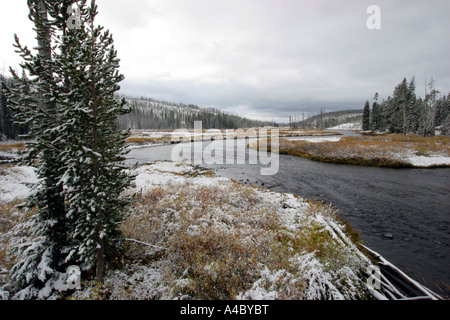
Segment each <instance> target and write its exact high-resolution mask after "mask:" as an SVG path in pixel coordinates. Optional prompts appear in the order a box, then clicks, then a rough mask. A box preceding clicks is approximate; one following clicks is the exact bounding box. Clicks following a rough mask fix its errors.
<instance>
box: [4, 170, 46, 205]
mask: <svg viewBox="0 0 450 320" xmlns="http://www.w3.org/2000/svg"><path fill="white" fill-rule="evenodd" d="M37 182H38V179H37V177H36V173H35V171H34V168H32V167H9V168H4V169H0V201H1V202H5V203H7V202H13V201H17V200H23V199H25V198H27V197H28V196H29V194H30V193H31V187H32V186H33V185H34V184H35V183H37Z"/></svg>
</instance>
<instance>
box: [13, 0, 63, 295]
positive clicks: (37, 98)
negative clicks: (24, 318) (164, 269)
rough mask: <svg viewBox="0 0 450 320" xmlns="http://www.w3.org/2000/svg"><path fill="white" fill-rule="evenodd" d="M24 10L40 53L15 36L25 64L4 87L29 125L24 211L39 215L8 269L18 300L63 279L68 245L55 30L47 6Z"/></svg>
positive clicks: (34, 4)
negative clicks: (29, 179) (28, 188)
mask: <svg viewBox="0 0 450 320" xmlns="http://www.w3.org/2000/svg"><path fill="white" fill-rule="evenodd" d="M28 6H29V9H30V14H29V18H30V20H31V21H33V23H34V25H35V30H36V34H37V37H36V39H37V42H38V47H37V51H38V52H37V54H35V55H34V54H33V52H32V51H31V50H30V49H28V47H26V46H22V45H21V44H20V42H19V38H18V37H17V36H15V40H16V43H15V47H16V49H17V50H16V51H17V52H18V53H19V54H20V55H21V56H22V58H23V60H24V61H23V63H22V64H21V67H22V69H23V74H22V76H21V77H19V76H18V75H17V74H16V73H15V72H14V70H11V73H12V76H13V78H14V79H15V83H16V85H15V86H11V87H10V88H6V90H7V92H8V95H9V98H10V99H9V100H10V103H11V107H12V109H13V111H14V113H15V118H16V121H18V122H19V123H22V124H23V123H25V124H29V125H30V134H31V135H32V136H33V137H35V142H34V143H32V145H31V148H30V149H29V152H28V154H27V155H26V157H24V161H23V162H24V163H25V164H28V165H31V166H34V167H35V168H36V173H37V176H38V178H39V181H40V182H39V184H38V185H36V186H35V190H34V193H33V194H32V195H31V196H30V198H29V199H28V207H30V208H31V207H36V208H37V210H38V212H37V214H36V215H34V216H33V217H32V219H31V221H30V223H29V229H30V232H31V235H32V237H33V238H32V241H29V242H24V243H22V244H21V245H20V246H19V247H18V253H17V255H18V257H20V259H19V261H18V263H17V264H16V265H15V266H14V268H13V269H12V275H13V279H14V280H15V281H16V282H17V284H18V286H19V287H20V288H22V290H21V291H20V292H19V293H18V295H17V297H18V298H23V299H26V298H31V297H45V296H46V295H47V293H48V292H49V290H47V289H48V288H49V287H52V286H53V284H54V282H55V281H58V279H59V278H60V276H61V275H62V273H61V271H62V270H63V267H64V256H63V253H62V252H63V248H64V247H65V245H66V244H67V237H66V231H67V230H66V212H65V204H64V197H63V195H62V191H63V186H62V184H61V183H60V182H59V181H60V179H61V177H62V175H63V172H64V164H63V163H62V161H61V158H60V153H61V151H62V150H63V148H64V145H65V141H64V137H63V136H62V135H61V134H60V131H59V128H60V127H59V125H60V124H61V113H60V110H59V108H58V106H57V104H56V103H55V102H54V99H53V96H54V94H55V89H56V90H58V85H57V83H56V82H55V81H54V78H53V75H54V72H55V68H54V61H53V58H54V57H53V56H52V44H51V41H52V40H51V39H52V37H54V35H55V29H54V27H53V26H52V24H51V22H50V20H49V15H48V5H47V3H46V2H44V1H33V0H29V1H28Z"/></svg>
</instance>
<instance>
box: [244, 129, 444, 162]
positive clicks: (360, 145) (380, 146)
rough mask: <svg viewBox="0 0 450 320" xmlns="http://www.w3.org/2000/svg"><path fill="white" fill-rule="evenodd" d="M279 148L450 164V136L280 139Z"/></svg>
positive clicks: (355, 158) (315, 156)
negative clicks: (314, 140)
mask: <svg viewBox="0 0 450 320" xmlns="http://www.w3.org/2000/svg"><path fill="white" fill-rule="evenodd" d="M264 144H265V143H264V142H263V143H261V145H264ZM250 147H253V148H257V147H258V145H257V144H254V145H251V146H250ZM269 149H270V144H269ZM279 150H280V151H279V152H280V153H281V154H290V155H295V156H300V157H304V158H307V159H311V160H316V161H322V162H331V163H343V164H353V165H365V166H377V167H392V168H413V167H450V137H446V136H441V137H422V136H418V135H398V134H389V135H379V136H370V135H364V136H349V137H342V138H341V139H340V140H339V141H325V142H320V143H317V142H310V141H303V140H295V141H292V140H286V139H280V147H279Z"/></svg>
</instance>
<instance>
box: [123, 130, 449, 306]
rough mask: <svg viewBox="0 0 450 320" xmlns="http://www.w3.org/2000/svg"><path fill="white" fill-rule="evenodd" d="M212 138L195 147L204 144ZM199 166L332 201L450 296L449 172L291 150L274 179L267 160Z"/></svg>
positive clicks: (372, 243)
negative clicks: (317, 157)
mask: <svg viewBox="0 0 450 320" xmlns="http://www.w3.org/2000/svg"><path fill="white" fill-rule="evenodd" d="M345 134H349V133H347V132H345ZM210 143H211V142H204V143H203V144H202V143H201V142H196V143H195V144H197V146H198V144H202V147H203V148H205V147H206V146H207V145H209V144H210ZM213 143H216V144H217V143H220V144H222V142H217V141H215V142H213ZM192 145H193V144H192ZM223 146H224V147H225V142H223ZM173 147H174V146H173V145H168V146H160V147H151V148H142V149H134V150H132V151H131V152H130V153H129V155H128V157H129V159H128V163H130V164H131V163H136V162H137V163H149V162H153V161H156V160H171V154H172V149H173ZM193 149H194V147H192V150H193ZM236 155H237V152H236ZM245 157H247V159H248V150H247V153H246V155H245ZM235 163H236V162H235ZM258 163H259V162H258ZM203 166H204V167H209V168H212V169H214V170H215V171H216V174H217V175H221V176H225V177H228V178H231V179H234V180H236V181H240V182H242V183H244V184H250V185H255V186H260V187H263V188H270V189H271V190H273V191H279V192H288V193H294V194H297V195H299V196H302V197H305V198H308V199H313V200H321V201H324V202H325V203H331V204H333V206H335V207H336V208H337V209H338V210H339V211H340V215H341V217H343V218H344V219H345V220H347V221H348V222H349V223H350V224H351V226H352V227H353V229H354V230H356V231H357V232H358V233H359V235H360V238H361V239H362V241H363V243H364V244H365V245H367V246H368V247H370V248H372V249H373V250H375V251H377V252H378V253H380V254H381V255H382V256H384V257H385V258H386V259H387V260H389V261H391V262H392V263H393V264H395V265H396V266H397V267H399V268H400V269H401V270H403V271H404V272H406V273H407V274H408V275H409V276H411V277H412V278H413V279H416V280H418V281H419V282H420V283H422V284H424V285H426V286H427V287H429V288H430V289H432V290H434V291H435V292H436V293H438V294H441V295H443V296H446V297H450V287H449V286H450V169H390V168H376V167H363V166H351V165H342V164H331V163H321V162H316V161H311V160H307V159H304V158H301V157H296V156H290V155H280V158H279V170H278V173H277V174H275V175H271V176H262V175H261V171H260V169H261V167H267V165H262V164H254V165H253V164H252V165H250V164H248V161H247V164H243V165H238V164H223V165H217V164H213V165H207V164H204V165H203Z"/></svg>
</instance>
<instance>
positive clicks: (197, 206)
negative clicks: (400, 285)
mask: <svg viewBox="0 0 450 320" xmlns="http://www.w3.org/2000/svg"><path fill="white" fill-rule="evenodd" d="M256 190H257V189H254V188H252V187H248V186H243V185H240V184H238V183H233V185H232V186H230V187H227V188H226V189H224V188H223V187H219V186H194V185H191V184H184V185H181V186H169V187H156V188H154V189H152V190H150V191H148V192H146V193H144V194H141V195H139V196H138V197H137V198H136V202H135V207H134V209H133V213H132V214H131V215H130V216H129V218H128V219H127V220H126V221H125V222H124V223H123V225H122V229H123V232H124V234H125V236H126V237H129V238H133V239H137V240H139V241H142V242H146V243H150V244H154V245H156V246H157V247H155V248H149V247H144V246H140V245H139V244H135V243H129V244H127V246H128V250H127V257H128V259H132V260H135V261H140V262H141V263H150V262H155V261H158V260H159V259H167V260H168V263H167V265H168V267H167V268H166V270H165V276H164V278H165V279H166V282H167V285H168V286H171V287H172V295H173V296H175V297H189V298H194V299H235V298H236V297H237V296H238V295H239V293H242V292H246V291H247V290H250V289H251V288H252V286H254V285H255V283H257V284H258V285H259V286H263V287H265V289H267V290H268V291H269V290H276V291H277V292H278V296H277V298H278V299H304V298H307V297H306V296H305V292H306V291H308V286H309V284H310V283H309V280H307V279H306V278H305V276H304V275H303V274H302V273H303V272H304V270H302V269H301V268H300V269H299V267H298V265H297V264H296V263H295V257H296V255H298V254H306V253H310V254H313V255H315V256H316V257H317V258H318V259H319V260H321V261H323V262H324V265H326V266H327V267H326V269H327V270H326V271H330V272H331V270H334V271H332V272H335V271H336V270H340V269H342V268H347V267H349V262H348V254H349V252H347V251H346V249H345V248H343V247H340V246H339V245H337V244H336V242H335V241H334V239H333V236H332V235H331V233H329V232H328V231H327V230H325V229H324V227H323V225H322V224H320V223H318V222H315V218H316V217H317V216H318V215H322V216H324V217H325V218H329V219H335V217H336V212H335V211H334V210H333V209H332V208H331V207H328V206H325V205H322V204H320V203H312V202H311V203H309V204H308V205H307V206H308V212H307V213H306V215H305V216H304V217H303V218H299V221H297V223H298V224H299V226H300V227H299V228H297V229H296V230H295V231H292V230H291V228H288V227H287V226H286V225H284V224H282V223H281V221H280V218H279V215H278V211H277V210H279V207H278V206H270V205H268V204H267V202H265V201H264V200H263V199H262V198H261V194H260V193H258V192H257V191H256ZM286 207H288V206H286ZM161 247H164V248H165V250H163V249H160V248H161ZM262 266H264V268H265V270H267V272H271V273H273V275H272V276H271V278H273V277H274V276H275V275H276V277H277V280H276V281H275V282H274V281H269V280H267V281H265V282H264V281H263V280H264V279H263V278H264V277H263V275H262V271H261V270H262ZM336 273H338V272H336ZM338 285H339V284H338ZM340 285H342V287H344V286H345V284H344V283H342V284H340ZM344 291H345V290H344Z"/></svg>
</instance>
